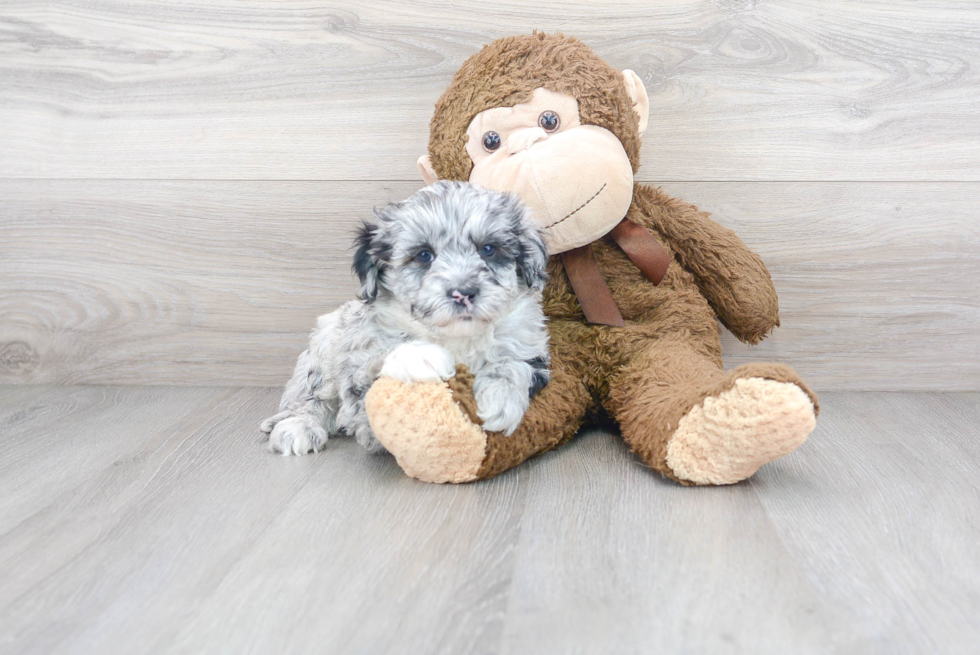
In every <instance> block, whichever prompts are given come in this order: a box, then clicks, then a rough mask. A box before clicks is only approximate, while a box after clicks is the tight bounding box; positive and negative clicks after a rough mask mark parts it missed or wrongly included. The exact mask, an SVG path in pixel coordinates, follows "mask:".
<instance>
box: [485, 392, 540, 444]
mask: <svg viewBox="0 0 980 655" xmlns="http://www.w3.org/2000/svg"><path fill="white" fill-rule="evenodd" d="M473 397H474V398H475V399H476V406H477V410H476V415H477V416H479V417H480V420H481V421H483V429H484V430H486V431H487V432H503V433H504V434H505V435H506V436H508V437H509V436H510V435H512V434H514V430H516V429H517V426H519V425H520V424H521V419H523V418H524V412H526V411H527V405H528V403H527V397H526V396H525V397H524V398H523V399H522V398H521V397H520V396H519V395H518V394H517V393H515V391H514V389H513V387H511V386H510V385H501V384H489V385H486V386H481V387H480V388H478V389H474V390H473Z"/></svg>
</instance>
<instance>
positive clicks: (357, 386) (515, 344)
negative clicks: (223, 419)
mask: <svg viewBox="0 0 980 655" xmlns="http://www.w3.org/2000/svg"><path fill="white" fill-rule="evenodd" d="M375 215H376V218H377V219H378V222H377V224H365V225H364V226H363V227H362V228H361V231H360V234H359V236H358V237H357V251H356V254H355V256H354V271H355V272H356V273H357V275H358V277H359V278H360V281H361V292H360V297H359V299H358V300H352V301H350V302H347V303H345V304H344V305H342V306H341V307H340V308H339V309H337V310H336V311H334V312H332V313H329V314H325V315H323V316H321V317H320V318H319V319H318V320H317V326H316V328H315V329H314V330H313V333H312V334H311V336H310V345H309V348H308V349H307V350H306V351H304V352H303V354H301V355H300V356H299V361H298V362H297V363H296V369H295V371H294V373H293V376H292V378H291V379H290V381H289V382H288V383H287V385H286V389H285V392H284V393H283V396H282V401H281V402H280V404H279V413H277V414H276V415H275V416H272V417H270V418H268V419H266V420H265V421H263V423H262V425H261V429H262V430H263V431H264V432H267V433H269V448H270V449H271V450H273V451H275V452H280V453H282V454H284V455H290V454H296V455H301V454H305V453H308V452H315V451H317V450H319V449H320V448H321V447H322V446H323V445H324V444H325V443H326V441H327V438H328V436H330V435H333V434H336V433H339V432H345V433H347V434H350V435H352V436H354V437H355V438H356V439H357V441H358V443H360V444H361V445H362V446H364V447H365V448H367V449H368V450H370V451H378V450H382V449H383V448H382V446H381V444H380V443H379V442H378V440H377V439H376V438H375V436H374V433H373V432H372V430H371V426H370V424H369V423H368V418H367V414H366V412H365V409H364V396H365V394H366V393H367V391H368V389H369V388H370V386H371V384H372V383H373V382H374V380H375V379H376V378H377V377H379V376H380V375H387V376H391V377H393V378H396V379H398V380H401V381H402V382H406V383H412V382H422V381H432V380H446V379H448V378H450V377H452V376H453V374H454V373H455V368H456V365H457V364H465V365H466V367H467V368H469V370H470V371H471V372H472V373H473V374H474V376H475V377H474V383H473V393H474V396H475V399H476V402H477V407H478V415H479V418H480V419H481V420H482V421H483V427H484V429H486V430H488V431H492V432H502V433H504V434H505V435H509V434H511V433H512V432H514V430H516V429H517V426H518V424H519V423H520V422H521V418H522V417H523V416H524V412H525V410H527V407H528V403H529V401H530V398H531V397H533V396H534V395H535V394H536V393H537V392H538V391H540V390H541V389H542V388H543V387H544V386H545V385H546V384H547V383H548V380H549V373H548V365H549V357H548V333H547V330H546V329H545V318H544V314H543V312H542V309H541V290H542V289H543V288H544V283H545V281H546V280H547V274H546V273H545V265H546V262H547V252H546V250H545V245H544V242H543V241H542V238H541V235H540V233H539V231H538V230H537V228H535V227H534V225H533V223H532V222H531V221H530V219H529V218H528V217H527V215H526V210H525V208H524V206H523V204H521V202H520V201H519V200H518V199H517V197H516V196H513V195H509V194H501V193H495V192H491V191H487V190H485V189H482V188H480V187H478V186H476V185H472V184H468V183H464V182H438V183H436V184H434V185H432V186H430V187H426V188H424V189H422V190H421V191H419V192H418V193H417V194H415V195H414V196H412V197H411V198H409V199H408V200H406V201H405V202H402V203H393V204H390V205H388V206H387V207H385V208H384V209H381V210H378V211H376V212H375Z"/></svg>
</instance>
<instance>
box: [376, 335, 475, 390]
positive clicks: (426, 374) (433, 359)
mask: <svg viewBox="0 0 980 655" xmlns="http://www.w3.org/2000/svg"><path fill="white" fill-rule="evenodd" d="M380 375H381V377H390V378H394V379H396V380H398V381H399V382H404V383H405V384H412V383H414V382H442V381H443V380H448V379H449V378H451V377H453V376H454V375H456V362H455V360H454V359H453V356H452V353H450V352H449V351H448V350H446V349H445V348H443V347H442V346H437V345H435V344H432V343H403V344H402V345H400V346H398V347H397V348H395V349H394V350H392V351H391V352H390V353H389V354H388V356H387V357H385V361H384V365H383V366H382V367H381V373H380Z"/></svg>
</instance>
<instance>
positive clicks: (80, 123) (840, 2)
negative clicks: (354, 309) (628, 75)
mask: <svg viewBox="0 0 980 655" xmlns="http://www.w3.org/2000/svg"><path fill="white" fill-rule="evenodd" d="M532 28H539V29H542V30H545V31H549V32H550V31H554V30H562V31H564V32H565V33H567V34H571V35H576V36H579V37H580V38H582V39H583V40H585V41H586V42H587V43H589V44H590V45H591V46H593V47H594V48H595V49H596V51H597V52H598V53H599V54H600V55H601V56H603V57H604V58H606V59H607V60H608V61H609V62H610V63H611V64H613V65H614V66H617V67H620V68H632V69H634V70H636V71H637V72H638V74H639V75H640V77H641V78H642V79H643V80H644V83H645V85H646V87H647V89H648V91H649V93H650V96H651V121H650V129H649V131H648V132H647V135H646V139H645V143H644V150H643V161H644V166H643V170H642V172H641V175H642V178H643V179H645V180H777V179H778V180H854V179H859V180H973V181H977V180H980V105H978V103H977V102H976V98H977V93H978V88H980V7H978V6H977V5H976V3H970V2H954V1H952V0H944V1H936V0H930V1H928V2H898V3H896V2H892V1H888V0H860V1H854V0H828V1H824V2H819V3H813V2H809V1H807V0H781V1H778V2H756V1H755V0H744V1H743V0H732V1H728V0H726V1H724V2H717V1H713V0H685V1H683V2H677V1H675V0H656V1H650V0H630V1H628V2H620V3H615V4H612V3H609V4H605V5H604V4H597V3H594V2H589V1H585V0H555V1H554V2H549V3H546V4H541V3H526V2H519V1H517V0H506V1H498V0H493V1H489V0H481V1H480V2H467V3H460V2H436V1H434V0H426V1H424V2H413V3H402V2H393V1H383V2H372V3H354V2H312V1H310V0H281V1H277V2H259V1H255V2H238V1H233V0H219V1H215V2H210V1H209V2H203V1H199V0H198V1H190V2H179V3H159V2H149V1H141V2H135V3H134V2H122V1H120V0H99V1H92V2H84V3H67V4H66V3H54V2H48V1H43V2H36V1H33V0H31V1H24V0H8V1H7V2H4V3H3V5H2V7H0V177H19V178H22V177H29V178H52V177H53V178H126V179H159V178H167V179H185V178H194V179H318V180H363V179H371V180H415V179H417V177H416V172H415V159H416V158H417V157H418V156H419V155H420V154H421V153H422V152H423V150H424V147H425V144H426V142H427V128H428V121H429V118H430V116H431V112H432V106H433V103H434V102H435V100H436V99H437V98H438V96H439V94H440V93H441V92H442V91H443V89H444V88H445V87H446V85H447V84H448V83H449V80H450V79H451V77H452V74H453V72H455V70H456V69H457V68H458V67H459V65H460V64H461V62H462V61H463V60H464V59H465V58H466V57H468V56H469V55H471V54H473V53H474V52H476V51H477V50H478V49H479V48H480V46H481V45H482V44H484V43H486V42H488V41H490V40H492V39H494V38H497V37H500V36H504V35H510V34H521V33H526V32H528V31H530V30H531V29H532Z"/></svg>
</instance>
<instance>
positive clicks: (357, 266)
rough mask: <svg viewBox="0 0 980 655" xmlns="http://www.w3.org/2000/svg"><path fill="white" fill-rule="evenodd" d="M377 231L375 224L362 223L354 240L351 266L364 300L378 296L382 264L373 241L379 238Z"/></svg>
mask: <svg viewBox="0 0 980 655" xmlns="http://www.w3.org/2000/svg"><path fill="white" fill-rule="evenodd" d="M378 232H379V230H378V226H377V225H372V224H371V223H364V224H363V225H361V229H360V230H358V232H357V238H356V239H355V240H354V245H355V246H357V250H356V251H355V252H354V263H353V265H352V266H351V268H352V269H354V272H355V273H357V277H358V279H359V280H360V281H361V291H360V293H359V294H358V295H359V296H360V298H361V300H364V301H365V302H371V301H373V300H374V299H375V298H377V297H378V277H379V276H380V274H381V266H382V262H381V260H380V259H379V258H378V255H377V251H378V248H377V245H378V244H376V243H375V241H376V240H377V239H378V238H379V237H378Z"/></svg>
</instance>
